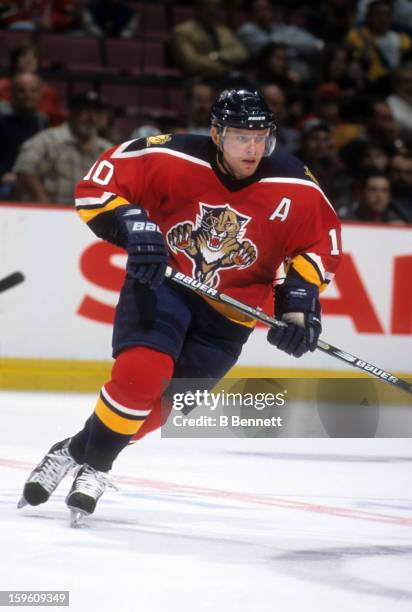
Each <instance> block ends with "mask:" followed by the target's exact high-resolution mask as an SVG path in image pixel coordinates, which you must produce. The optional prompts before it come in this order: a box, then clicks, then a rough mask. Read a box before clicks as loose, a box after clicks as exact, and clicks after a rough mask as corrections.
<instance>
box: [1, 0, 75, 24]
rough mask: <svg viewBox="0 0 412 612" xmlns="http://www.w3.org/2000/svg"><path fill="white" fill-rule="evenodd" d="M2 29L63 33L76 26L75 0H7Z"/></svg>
mask: <svg viewBox="0 0 412 612" xmlns="http://www.w3.org/2000/svg"><path fill="white" fill-rule="evenodd" d="M2 4H3V6H2V7H0V27H3V28H4V27H7V28H9V29H10V30H28V31H41V32H63V31H66V30H69V29H71V28H72V27H73V26H74V2H73V0H6V2H3V3H2Z"/></svg>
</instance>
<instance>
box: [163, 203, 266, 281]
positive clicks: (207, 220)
mask: <svg viewBox="0 0 412 612" xmlns="http://www.w3.org/2000/svg"><path fill="white" fill-rule="evenodd" d="M199 210H200V212H199V214H198V215H196V222H195V223H193V222H191V221H185V222H183V223H179V224H177V225H175V226H174V227H172V228H171V229H170V230H169V232H168V236H167V240H168V243H169V246H170V248H171V249H172V251H174V252H175V253H176V252H178V251H181V252H183V253H185V255H186V256H187V257H189V258H190V259H191V260H192V262H193V275H194V277H195V278H196V279H197V280H199V281H201V282H203V283H207V284H209V285H211V286H216V285H217V284H218V282H219V270H222V269H225V268H234V267H237V268H246V267H248V266H250V265H251V264H253V263H254V261H255V260H256V257H257V249H256V246H255V245H254V244H253V243H252V242H250V240H243V237H244V235H245V233H246V225H247V224H248V223H249V221H250V217H247V216H246V215H241V214H239V213H238V212H237V211H236V210H234V209H233V208H231V206H229V204H225V205H224V206H212V205H209V204H204V203H202V202H200V203H199Z"/></svg>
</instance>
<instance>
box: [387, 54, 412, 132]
mask: <svg viewBox="0 0 412 612" xmlns="http://www.w3.org/2000/svg"><path fill="white" fill-rule="evenodd" d="M387 102H388V105H389V107H390V109H391V111H392V114H393V116H394V117H395V120H396V122H397V123H398V125H399V127H400V128H401V130H404V132H405V133H406V135H408V136H409V137H412V62H408V63H407V64H403V65H402V66H400V68H398V70H397V71H396V72H395V75H394V92H393V94H392V95H391V96H389V98H388V99H387Z"/></svg>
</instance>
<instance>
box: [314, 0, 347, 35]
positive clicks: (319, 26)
mask: <svg viewBox="0 0 412 612" xmlns="http://www.w3.org/2000/svg"><path fill="white" fill-rule="evenodd" d="M355 4H356V0H321V1H320V2H317V3H314V2H313V3H312V2H311V3H310V5H309V13H308V19H307V22H308V28H309V30H310V31H311V32H312V34H314V35H315V36H317V37H318V38H320V39H321V40H324V41H325V42H326V43H328V44H330V43H333V44H336V43H342V42H343V41H344V39H345V36H346V34H347V32H348V30H349V29H350V27H351V26H352V24H353V23H354V22H355Z"/></svg>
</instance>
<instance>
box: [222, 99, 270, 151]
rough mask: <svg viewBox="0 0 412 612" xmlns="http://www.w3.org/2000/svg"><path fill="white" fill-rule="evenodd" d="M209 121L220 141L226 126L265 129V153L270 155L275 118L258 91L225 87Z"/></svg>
mask: <svg viewBox="0 0 412 612" xmlns="http://www.w3.org/2000/svg"><path fill="white" fill-rule="evenodd" d="M211 122H212V126H215V127H216V128H217V129H218V132H219V136H220V140H221V141H222V140H223V137H224V133H225V129H226V128H228V127H234V128H238V129H244V130H264V129H267V130H268V140H267V146H266V150H265V155H270V154H271V153H272V151H273V149H274V148H275V143H276V139H275V131H276V125H275V120H274V117H273V114H272V112H271V111H270V109H269V107H268V105H267V104H266V102H265V99H264V98H263V96H262V95H261V94H260V93H259V92H258V91H250V90H248V89H225V91H222V93H221V94H219V96H218V97H217V98H216V100H215V102H214V104H213V106H212V111H211ZM221 144H223V143H221Z"/></svg>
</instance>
